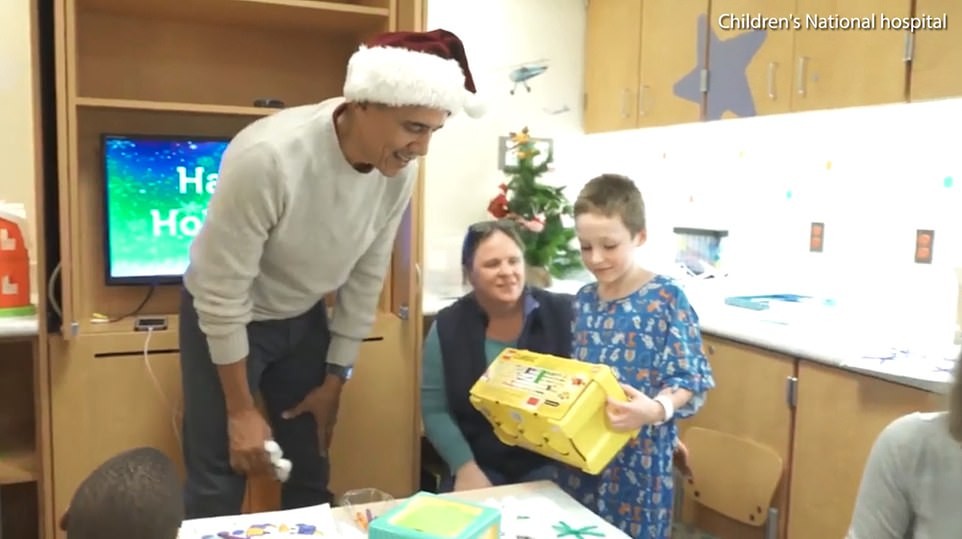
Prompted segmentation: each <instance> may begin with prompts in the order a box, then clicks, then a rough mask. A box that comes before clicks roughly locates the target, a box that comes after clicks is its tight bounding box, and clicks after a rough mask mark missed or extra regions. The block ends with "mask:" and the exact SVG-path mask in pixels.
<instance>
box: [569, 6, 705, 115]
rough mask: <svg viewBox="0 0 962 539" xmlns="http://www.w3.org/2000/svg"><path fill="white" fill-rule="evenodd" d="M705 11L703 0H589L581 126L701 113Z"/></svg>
mask: <svg viewBox="0 0 962 539" xmlns="http://www.w3.org/2000/svg"><path fill="white" fill-rule="evenodd" d="M707 14H708V0H674V1H673V0H614V1H608V0H603V1H602V0H595V1H591V2H588V17H587V29H586V38H585V39H586V41H585V120H584V121H585V131H586V132H588V133H595V132H602V131H616V130H622V129H634V128H638V127H649V126H657V125H667V124H674V123H683V122H694V121H697V120H699V119H701V109H702V104H703V97H704V94H703V81H704V76H705V75H704V73H703V71H704V65H703V63H704V59H705V50H704V47H705V43H706V41H705V34H706V32H707V28H706V26H707V25H706V17H707ZM669 43H670V44H671V45H670V46H668V44H669ZM699 47H701V48H702V50H699ZM683 96H684V97H683Z"/></svg>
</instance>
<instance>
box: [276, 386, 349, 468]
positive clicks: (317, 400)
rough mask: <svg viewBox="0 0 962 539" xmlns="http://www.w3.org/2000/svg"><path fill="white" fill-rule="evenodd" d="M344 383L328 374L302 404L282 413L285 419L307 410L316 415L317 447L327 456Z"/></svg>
mask: <svg viewBox="0 0 962 539" xmlns="http://www.w3.org/2000/svg"><path fill="white" fill-rule="evenodd" d="M343 385H344V382H343V381H342V380H341V379H340V378H338V377H337V376H327V377H325V378H324V383H323V384H321V385H319V386H317V387H315V388H314V389H312V390H311V392H310V393H308V394H307V396H305V397H304V400H302V401H301V402H300V404H298V405H297V406H295V407H293V408H291V409H290V410H288V411H286V412H284V413H283V414H281V417H282V418H284V419H293V418H295V417H297V416H299V415H301V414H303V413H305V412H306V413H309V414H311V415H312V416H314V422H315V423H316V424H317V448H318V451H320V452H321V455H322V456H327V452H328V450H330V448H331V440H332V439H333V437H334V424H335V423H337V409H338V406H340V404H341V388H342V387H343Z"/></svg>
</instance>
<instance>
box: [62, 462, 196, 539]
mask: <svg viewBox="0 0 962 539" xmlns="http://www.w3.org/2000/svg"><path fill="white" fill-rule="evenodd" d="M183 521H184V501H183V496H182V494H181V487H180V479H179V478H178V476H177V470H176V469H175V468H174V464H173V463H172V462H171V461H170V459H169V458H167V456H166V455H164V454H163V453H162V452H160V451H159V450H157V449H154V448H151V447H141V448H136V449H131V450H129V451H125V452H123V453H120V454H119V455H116V456H114V457H112V458H110V459H108V460H107V461H105V462H104V463H103V464H101V465H100V466H98V467H97V468H96V469H95V470H94V471H93V472H91V474H90V475H89V476H87V478H86V479H84V480H83V482H82V483H80V486H79V487H77V491H76V492H74V496H73V499H72V500H71V502H70V507H69V508H68V509H67V513H66V514H65V515H64V517H63V519H62V520H61V522H60V525H61V528H63V530H64V531H66V532H67V539H115V538H121V537H136V538H138V539H176V538H177V533H178V530H179V529H180V525H181V524H182V523H183Z"/></svg>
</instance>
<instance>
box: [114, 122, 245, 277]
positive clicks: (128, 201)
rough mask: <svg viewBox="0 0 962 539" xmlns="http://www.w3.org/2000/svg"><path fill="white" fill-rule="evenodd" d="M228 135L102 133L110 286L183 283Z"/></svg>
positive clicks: (212, 190)
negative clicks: (192, 245) (193, 243)
mask: <svg viewBox="0 0 962 539" xmlns="http://www.w3.org/2000/svg"><path fill="white" fill-rule="evenodd" d="M229 141H230V139H229V138H210V137H195V136H166V135H164V136H160V135H133V134H104V135H102V136H101V142H102V145H101V148H102V152H103V180H104V190H103V195H104V198H103V207H104V256H105V260H104V269H105V273H106V276H105V277H106V282H107V284H108V285H145V284H146V285H164V284H178V283H180V282H181V280H182V276H183V273H184V270H185V269H187V263H188V260H189V250H190V243H191V241H193V239H194V236H196V235H197V232H198V231H199V230H200V227H201V224H203V222H204V217H205V216H206V214H207V203H208V201H209V200H210V196H211V194H212V193H213V192H214V188H215V187H216V185H217V174H218V170H219V168H220V160H221V156H222V155H223V153H224V150H225V149H226V148H227V144H228V142H229Z"/></svg>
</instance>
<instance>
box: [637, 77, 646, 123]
mask: <svg viewBox="0 0 962 539" xmlns="http://www.w3.org/2000/svg"><path fill="white" fill-rule="evenodd" d="M646 88H648V86H647V85H645V84H642V85H641V86H639V87H638V116H644V115H645V89H646Z"/></svg>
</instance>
